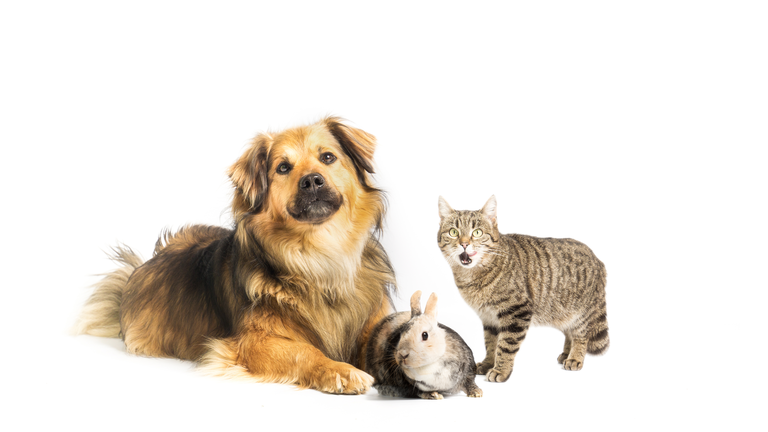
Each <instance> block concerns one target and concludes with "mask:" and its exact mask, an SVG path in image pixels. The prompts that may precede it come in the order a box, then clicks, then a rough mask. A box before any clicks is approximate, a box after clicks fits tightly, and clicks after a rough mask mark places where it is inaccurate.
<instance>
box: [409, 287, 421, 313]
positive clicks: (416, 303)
mask: <svg viewBox="0 0 768 432" xmlns="http://www.w3.org/2000/svg"><path fill="white" fill-rule="evenodd" d="M416 315H421V291H416V292H415V293H413V295H412V296H411V317H415V316H416Z"/></svg>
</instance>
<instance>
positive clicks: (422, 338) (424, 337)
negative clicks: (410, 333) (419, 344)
mask: <svg viewBox="0 0 768 432" xmlns="http://www.w3.org/2000/svg"><path fill="white" fill-rule="evenodd" d="M427 339H429V334H428V333H427V332H424V333H422V334H421V340H427Z"/></svg>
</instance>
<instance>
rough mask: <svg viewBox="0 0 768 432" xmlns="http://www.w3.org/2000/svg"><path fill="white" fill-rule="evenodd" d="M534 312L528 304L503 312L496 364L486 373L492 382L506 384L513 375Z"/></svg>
mask: <svg viewBox="0 0 768 432" xmlns="http://www.w3.org/2000/svg"><path fill="white" fill-rule="evenodd" d="M532 317H533V311H532V310H531V307H530V306H529V305H528V304H527V303H523V304H516V305H513V306H510V307H508V308H506V309H503V310H501V311H500V312H499V313H498V315H497V318H498V320H499V324H500V325H499V327H498V338H497V340H496V352H495V362H494V364H493V368H492V369H490V370H489V371H487V372H486V373H485V378H486V379H487V380H488V381H491V382H504V381H506V380H508V379H509V376H510V375H511V374H512V368H513V367H514V365H515V356H516V355H517V352H518V351H520V344H521V343H522V342H523V339H525V335H526V334H527V333H528V328H529V327H530V326H531V318H532Z"/></svg>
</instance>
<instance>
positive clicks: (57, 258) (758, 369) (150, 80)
mask: <svg viewBox="0 0 768 432" xmlns="http://www.w3.org/2000/svg"><path fill="white" fill-rule="evenodd" d="M258 3H259V2H245V3H236V2H218V3H216V4H214V3H213V2H210V3H202V2H159V1H153V2H137V1H132V2H102V1H98V2H33V1H26V2H22V1H7V2H3V3H2V5H1V6H0V50H1V51H0V55H1V56H2V67H0V75H1V78H2V79H1V80H0V119H1V120H0V121H1V122H2V127H1V129H0V139H1V140H2V141H1V142H2V150H1V151H2V158H1V159H0V164H1V165H0V168H1V169H0V175H2V182H0V185H1V186H0V187H2V212H0V214H2V222H3V224H2V226H3V230H4V232H3V235H2V238H3V241H2V248H1V249H2V252H1V253H2V260H1V261H0V262H2V274H3V282H2V289H3V290H2V300H1V301H0V311H1V312H0V320H1V326H0V328H1V329H2V345H0V346H1V347H2V348H1V349H2V356H1V357H0V358H2V360H0V361H2V369H1V370H2V385H1V386H2V394H3V396H4V399H5V401H4V402H2V404H1V405H0V413H2V415H0V423H4V424H3V425H0V428H2V429H3V430H40V429H41V428H43V427H45V428H47V429H52V428H54V427H61V426H65V425H66V426H72V427H77V428H78V429H80V430H139V429H141V430H161V429H165V430H181V429H184V430H202V429H208V430H212V428H213V430H219V431H227V430H233V429H235V428H237V430H265V429H266V428H267V427H268V426H269V427H270V428H271V429H274V428H275V427H280V428H287V430H292V429H293V428H292V426H294V425H312V426H318V427H321V428H324V427H325V426H328V427H335V428H339V429H341V430H396V429H400V428H406V429H408V430H417V431H422V430H430V431H440V430H447V427H448V426H457V427H462V428H472V429H473V430H486V429H485V428H487V427H489V426H490V427H493V428H494V430H501V429H504V430H532V429H533V430H554V429H559V430H569V431H570V430H633V429H648V428H654V429H661V430H671V429H678V428H679V429H684V430H691V429H693V428H699V429H720V430H723V429H726V428H729V429H731V430H749V429H762V430H765V427H766V421H765V417H764V416H763V415H761V414H760V411H763V410H764V409H765V407H766V396H765V387H766V384H768V380H766V364H765V363H764V362H765V361H766V354H768V352H767V350H766V343H765V336H764V331H762V330H760V329H761V328H764V327H765V320H764V316H765V307H764V303H765V301H766V299H767V296H766V288H768V286H766V279H765V276H764V275H765V266H766V258H767V255H768V254H766V242H768V235H767V232H766V224H765V221H766V220H767V219H768V217H767V216H768V214H767V212H766V210H765V206H766V185H767V184H768V176H767V175H766V172H765V171H766V160H767V158H766V156H765V149H766V144H768V124H767V120H768V102H767V101H768V84H767V83H768V79H767V78H766V77H768V30H767V29H768V26H767V25H766V22H768V13H767V7H766V6H765V3H763V2H740V1H722V2H716V1H696V2H679V1H644V2H633V3H632V4H628V3H627V2H616V1H605V2H594V1H588V2H525V3H518V2H472V3H471V5H470V3H469V2H391V1H390V2H386V3H384V2H379V3H378V5H373V4H372V3H364V2H331V3H328V2H261V3H262V4H258ZM321 3H322V4H321ZM326 114H336V115H340V116H342V117H345V118H347V119H349V120H350V122H351V124H353V125H354V126H356V127H359V128H362V129H364V130H366V131H368V132H370V133H372V134H374V135H375V136H376V137H377V138H378V141H379V147H378V151H377V154H376V158H377V159H376V161H377V173H378V174H377V176H376V180H377V183H378V185H379V186H380V187H382V188H383V189H385V190H386V191H387V192H388V197H389V204H390V207H389V213H388V217H387V225H386V229H385V232H384V235H383V243H384V245H385V247H386V249H387V251H388V252H389V255H390V257H391V259H392V262H393V263H394V266H395V269H396V271H397V276H398V280H399V285H400V299H399V300H398V306H399V307H400V308H401V309H405V308H406V307H407V306H406V305H407V299H408V297H409V296H410V294H411V293H412V292H413V291H415V290H416V289H421V290H422V291H425V292H426V293H429V292H431V291H435V292H437V293H438V294H439V296H440V319H441V321H442V322H443V323H445V324H447V325H449V326H450V327H453V328H454V329H455V330H457V331H458V332H459V333H460V334H462V335H463V336H464V338H465V339H466V340H467V341H468V343H469V344H470V346H471V348H472V349H473V350H474V352H475V355H476V357H480V358H482V353H483V346H482V334H481V333H482V332H481V329H480V323H479V320H478V318H477V317H476V316H475V314H474V313H473V312H472V310H471V309H470V308H469V307H468V306H467V305H466V304H465V303H464V302H463V301H462V300H461V298H460V297H459V295H458V292H457V290H456V288H455V286H454V285H453V279H452V276H451V273H450V270H449V267H448V265H447V264H446V263H445V261H444V259H443V258H442V256H441V254H440V252H439V250H438V248H437V246H436V235H437V225H438V216H437V197H438V196H439V195H443V196H444V197H445V198H446V199H447V200H448V201H449V202H450V203H451V205H453V206H454V207H455V208H457V209H478V208H480V207H481V206H482V205H483V203H485V201H486V200H487V198H488V197H489V196H490V195H491V194H495V195H496V197H497V199H498V203H499V226H500V228H501V230H502V231H503V232H510V233H511V232H517V233H522V234H531V235H537V236H542V237H572V238H576V239H578V240H581V241H583V242H585V243H586V244H588V245H589V246H590V247H591V248H592V249H593V250H594V251H595V253H596V254H597V255H598V257H600V258H601V259H602V260H603V261H604V262H605V264H606V266H607V269H608V287H607V291H608V317H609V323H610V328H611V342H612V345H611V349H610V350H609V351H608V352H607V354H606V355H605V356H602V357H592V356H589V357H587V359H586V362H585V367H584V369H583V370H582V371H580V372H566V371H564V370H562V369H561V368H560V366H559V365H558V364H557V363H556V361H555V359H556V357H557V355H558V354H559V352H560V349H561V347H562V336H561V335H560V333H559V332H557V331H556V330H553V329H548V328H534V329H532V330H531V331H530V332H529V334H528V337H527V338H526V340H525V342H524V343H523V345H522V349H521V350H520V353H519V355H518V357H517V360H516V364H515V369H514V372H513V374H512V377H511V379H510V380H509V381H508V382H506V383H504V384H495V383H494V384H491V383H488V382H485V381H484V380H483V377H478V384H479V385H480V387H481V388H482V389H483V391H484V392H485V396H484V397H483V398H482V399H478V400H475V399H469V398H466V397H464V396H463V395H459V396H454V397H450V398H448V399H446V400H443V401H421V400H396V399H387V398H382V397H380V396H378V395H377V393H376V391H375V390H372V391H370V392H369V393H368V394H366V395H363V396H348V397H342V396H332V395H326V394H322V393H319V392H316V391H312V390H306V391H297V390H295V389H293V388H292V387H289V386H283V385H269V384H267V385H265V384H253V383H240V382H232V381H226V380H223V379H215V378H206V377H201V376H200V375H198V374H197V373H196V372H195V370H194V368H193V365H192V364H191V363H189V362H181V361H176V360H158V359H148V358H140V357H135V356H131V355H128V354H126V353H125V350H124V346H123V344H122V342H120V341H119V340H117V339H112V340H110V339H100V338H94V337H87V336H81V337H73V336H70V335H69V334H68V331H69V328H70V326H71V325H72V324H73V323H74V320H75V317H76V315H77V312H78V310H79V308H80V306H81V305H82V304H83V302H84V300H85V299H86V297H87V295H88V294H89V293H90V290H89V289H88V286H89V285H91V284H93V283H94V282H96V281H97V280H98V278H97V277H96V276H94V275H96V274H99V273H103V272H106V271H108V270H110V269H112V267H113V265H112V263H111V262H110V261H109V260H108V259H107V258H106V257H105V255H104V253H103V251H105V250H108V249H109V247H110V246H112V245H115V244H117V243H118V242H125V243H126V244H128V245H130V246H132V247H133V248H134V249H135V250H138V251H140V252H141V253H142V254H143V255H144V256H145V257H147V256H149V255H150V253H151V250H152V247H153V244H154V242H155V239H156V237H157V235H158V233H159V232H160V231H161V229H163V228H165V227H168V228H178V227H180V226H181V225H183V224H186V223H206V224H219V225H229V224H230V223H231V220H230V217H229V214H228V200H229V198H230V196H231V195H230V194H231V188H230V186H229V183H228V179H227V177H226V175H225V171H226V169H227V168H228V166H229V165H230V164H231V163H233V162H234V161H235V160H236V158H237V157H238V156H239V155H240V154H241V153H242V151H243V150H244V148H245V147H244V146H245V145H246V143H247V142H248V141H249V139H250V138H251V137H253V136H254V135H255V134H256V133H258V132H259V131H265V130H279V129H282V128H284V127H290V126H296V125H300V124H304V123H308V122H313V121H316V120H318V119H319V118H321V117H322V116H324V115H326ZM6 426H9V427H6ZM452 429H455V428H452ZM281 430H282V429H281Z"/></svg>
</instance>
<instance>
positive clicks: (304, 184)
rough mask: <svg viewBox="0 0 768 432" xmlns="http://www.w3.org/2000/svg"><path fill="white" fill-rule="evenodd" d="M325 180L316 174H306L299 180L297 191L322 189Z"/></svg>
mask: <svg viewBox="0 0 768 432" xmlns="http://www.w3.org/2000/svg"><path fill="white" fill-rule="evenodd" d="M324 184H325V179H324V178H323V176H321V175H320V174H318V173H311V174H307V175H305V176H304V177H302V178H301V180H299V189H305V190H306V189H312V190H317V189H320V188H321V187H323V185H324Z"/></svg>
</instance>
